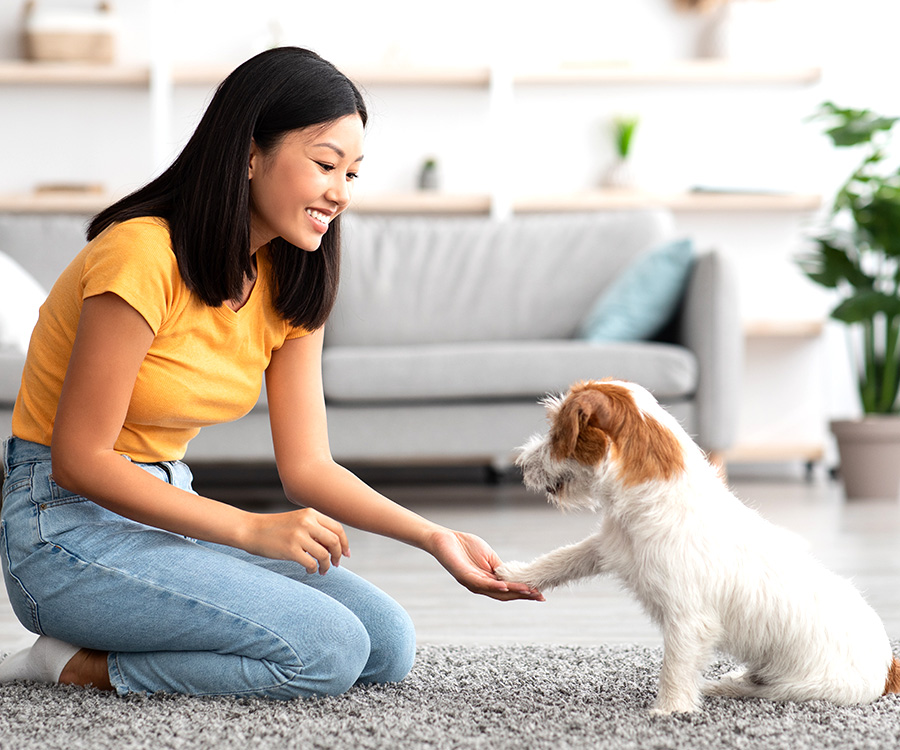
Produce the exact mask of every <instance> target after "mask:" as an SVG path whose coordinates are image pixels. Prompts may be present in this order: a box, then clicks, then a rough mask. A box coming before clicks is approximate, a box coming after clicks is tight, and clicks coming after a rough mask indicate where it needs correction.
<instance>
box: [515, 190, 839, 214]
mask: <svg viewBox="0 0 900 750" xmlns="http://www.w3.org/2000/svg"><path fill="white" fill-rule="evenodd" d="M821 203H822V198H821V196H819V195H808V194H798V193H748V192H747V193H745V192H734V193H727V192H721V193H716V192H707V191H704V192H686V193H649V192H643V191H639V190H594V191H586V192H580V193H570V194H568V195H556V196H550V195H547V196H533V197H530V198H520V199H515V200H513V211H516V212H519V213H531V212H539V211H554V212H558V211H609V210H616V209H619V210H624V209H633V208H643V207H646V206H664V207H666V208H670V209H672V210H673V211H712V212H715V211H815V210H817V209H818V208H819V207H820V206H821Z"/></svg>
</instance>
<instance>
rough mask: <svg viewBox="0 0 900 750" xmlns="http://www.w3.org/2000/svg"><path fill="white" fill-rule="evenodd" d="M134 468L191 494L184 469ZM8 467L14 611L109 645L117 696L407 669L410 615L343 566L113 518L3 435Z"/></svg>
mask: <svg viewBox="0 0 900 750" xmlns="http://www.w3.org/2000/svg"><path fill="white" fill-rule="evenodd" d="M137 465H138V466H141V468H143V469H145V470H146V471H148V472H151V473H152V474H154V475H156V476H157V477H159V478H160V479H161V480H163V481H165V482H169V483H171V484H174V485H176V486H178V487H181V488H183V489H185V490H191V481H192V476H191V473H190V470H189V469H188V467H187V466H186V465H185V464H183V463H181V462H178V461H176V462H166V463H161V464H137ZM4 468H5V471H6V481H5V483H4V487H3V510H2V516H0V559H2V567H3V575H4V578H5V581H6V588H7V591H8V593H9V598H10V602H11V604H12V607H13V610H14V611H15V613H16V616H17V617H18V618H19V620H20V621H21V622H22V624H23V625H24V626H25V627H26V628H28V629H29V630H31V631H33V632H35V633H40V634H45V635H50V636H53V637H54V638H58V639H60V640H63V641H66V642H68V643H71V644H73V645H76V646H80V647H82V648H91V649H97V650H100V651H108V652H109V660H108V664H109V676H110V680H111V682H112V684H113V687H114V688H115V689H116V690H117V691H118V692H119V693H120V694H123V695H124V694H127V693H130V692H141V693H153V692H169V693H184V694H190V695H239V696H264V697H271V698H281V699H290V698H296V697H298V696H301V697H308V696H316V695H336V694H339V693H342V692H344V691H346V690H347V689H348V688H350V687H351V686H352V685H354V684H357V683H374V682H396V681H399V680H402V679H403V678H404V677H405V676H406V674H407V673H408V672H409V670H410V669H411V667H412V662H413V659H414V656H415V634H414V631H413V627H412V623H411V621H410V619H409V616H408V615H407V613H406V612H405V611H404V610H403V609H402V608H401V607H400V606H399V605H398V604H397V603H396V602H395V601H393V600H392V599H391V598H390V597H388V596H387V595H386V594H384V593H383V592H382V591H380V590H379V589H377V588H376V587H375V586H373V585H371V584H369V583H368V582H366V581H364V580H363V579H361V578H359V577H358V576H356V575H354V574H353V573H351V572H350V571H348V570H345V569H343V568H335V567H332V568H331V569H329V571H328V572H327V573H326V574H325V575H320V574H319V573H313V574H310V573H307V572H306V570H305V569H304V568H303V567H302V566H301V565H299V564H297V563H294V562H287V561H283V560H270V559H268V558H263V557H257V556H254V555H251V554H248V553H246V552H244V551H242V550H239V549H235V548H232V547H227V546H222V545H217V544H211V543H207V542H198V541H196V540H192V539H187V538H185V537H183V536H179V535H177V534H172V533H170V532H167V531H162V530H160V529H157V528H154V527H151V526H145V525H143V524H140V523H137V522H135V521H131V520H129V519H126V518H123V517H122V516H119V515H117V514H115V513H113V512H111V511H109V510H106V509H105V508H103V507H101V506H99V505H97V504H95V503H93V502H91V501H90V500H87V499H85V498H84V497H81V496H78V495H74V494H72V493H71V492H68V491H67V490H65V489H63V488H62V487H60V486H59V485H57V484H56V483H55V482H54V481H53V478H52V477H51V473H50V449H49V448H47V447H46V446H43V445H37V444H35V443H31V442H28V441H24V440H20V439H18V438H10V439H8V440H7V441H6V444H5V450H4ZM191 491H192V490H191Z"/></svg>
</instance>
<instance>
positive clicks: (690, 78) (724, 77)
mask: <svg viewBox="0 0 900 750" xmlns="http://www.w3.org/2000/svg"><path fill="white" fill-rule="evenodd" d="M821 76H822V69H821V68H820V67H817V66H814V65H789V66H783V65H778V66H774V65H764V64H753V65H742V64H738V63H732V62H723V61H721V60H673V61H670V62H664V63H657V64H653V65H646V64H637V63H614V62H609V63H603V62H598V63H596V64H589V63H585V64H583V65H568V66H562V67H559V68H557V69H555V70H539V71H533V72H527V73H526V72H521V73H514V75H513V80H514V81H515V83H518V84H553V85H556V84H613V83H623V84H666V85H669V84H680V83H684V84H694V83H698V84H719V83H727V84H808V83H815V82H816V81H818V80H819V79H820V78H821Z"/></svg>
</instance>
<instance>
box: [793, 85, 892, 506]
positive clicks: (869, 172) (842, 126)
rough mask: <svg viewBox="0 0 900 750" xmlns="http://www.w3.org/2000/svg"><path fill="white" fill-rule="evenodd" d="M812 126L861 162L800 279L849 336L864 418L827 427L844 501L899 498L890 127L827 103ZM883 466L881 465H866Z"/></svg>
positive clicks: (804, 261)
mask: <svg viewBox="0 0 900 750" xmlns="http://www.w3.org/2000/svg"><path fill="white" fill-rule="evenodd" d="M813 119H816V120H823V121H825V122H826V123H827V130H826V134H827V135H828V137H829V138H830V139H831V141H832V142H833V143H834V145H835V146H836V147H837V148H858V149H860V150H861V156H862V159H861V162H860V164H859V166H858V167H857V168H856V169H855V170H854V171H853V173H852V174H851V175H850V177H849V179H848V180H847V181H846V182H845V183H844V184H843V185H842V186H841V188H840V189H839V190H838V192H837V195H836V197H835V200H834V205H833V207H832V210H831V212H830V215H829V218H828V221H827V222H826V225H825V226H824V228H823V229H822V231H821V232H819V233H818V234H817V235H816V236H815V238H814V243H815V244H814V250H813V251H811V252H810V253H809V254H806V255H804V256H802V257H801V258H800V259H799V263H800V267H801V268H802V270H803V271H804V273H805V274H806V275H807V276H808V277H809V278H810V279H812V281H814V282H816V283H817V284H820V285H822V286H823V287H826V288H828V289H832V290H835V291H836V292H837V295H838V296H839V298H840V300H839V302H838V304H837V306H836V307H835V308H834V309H833V310H832V311H831V317H832V318H833V319H835V320H838V321H840V322H842V323H844V324H846V325H847V326H848V327H849V330H850V331H851V332H852V336H851V344H852V346H851V350H852V351H854V353H855V354H856V363H855V364H856V370H857V380H858V387H859V398H860V404H861V406H862V412H863V415H864V416H863V418H862V419H857V420H838V421H834V422H832V423H831V428H832V431H833V432H834V434H835V437H836V439H837V441H838V449H839V451H840V460H841V476H842V478H843V480H844V486H845V491H846V494H847V497H848V498H857V497H897V495H898V492H900V417H898V411H900V409H898V404H897V394H898V387H900V170H898V168H897V166H896V164H894V165H892V164H891V163H890V161H889V159H888V156H889V154H888V150H887V149H888V145H889V141H890V137H891V131H892V129H893V127H894V124H895V123H896V122H897V121H898V118H896V117H882V116H880V115H878V114H876V113H874V112H872V111H870V110H867V109H842V108H840V107H837V106H836V105H835V104H834V103H832V102H825V103H824V104H822V105H821V107H820V109H819V111H818V112H817V113H816V114H815V115H814V116H813ZM880 458H883V459H884V460H885V461H886V464H881V465H876V464H874V463H873V462H874V461H876V460H878V459H880Z"/></svg>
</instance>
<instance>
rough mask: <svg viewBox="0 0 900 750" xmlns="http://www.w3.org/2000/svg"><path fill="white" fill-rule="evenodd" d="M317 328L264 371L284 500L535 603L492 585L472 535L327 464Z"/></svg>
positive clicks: (463, 579)
mask: <svg viewBox="0 0 900 750" xmlns="http://www.w3.org/2000/svg"><path fill="white" fill-rule="evenodd" d="M322 341H323V332H322V330H318V331H315V332H314V333H312V334H310V335H308V336H304V337H302V338H298V339H290V340H288V341H286V342H285V344H284V346H283V347H282V348H281V349H279V350H277V351H275V352H273V354H272V360H271V362H270V364H269V367H268V369H267V371H266V388H267V393H268V401H269V419H270V420H271V423H272V437H273V441H274V444H275V459H276V462H277V464H278V472H279V475H280V477H281V481H282V484H283V485H284V490H285V494H286V495H287V497H288V498H289V499H290V500H291V501H293V502H295V503H297V504H300V505H307V506H310V507H313V508H316V509H317V510H320V511H322V512H323V513H326V514H327V515H329V516H331V517H332V518H335V519H337V520H338V521H340V522H341V523H346V524H349V525H350V526H355V527H356V528H359V529H363V530H365V531H371V532H374V533H376V534H381V535H383V536H387V537H391V538H393V539H397V540H399V541H402V542H406V543H407V544H411V545H413V546H416V547H419V548H421V549H423V550H426V551H427V552H429V553H431V554H432V555H434V557H435V558H437V560H438V561H439V562H440V563H441V564H442V565H443V566H444V567H445V568H447V570H448V571H449V572H450V573H451V574H452V575H453V576H454V577H455V578H456V579H457V580H458V581H459V582H460V583H461V584H462V585H464V586H466V587H467V588H468V589H470V590H471V591H473V592H475V593H481V594H486V595H488V596H492V597H494V598H497V599H519V598H529V599H540V598H541V596H540V594H539V593H538V592H537V591H535V590H534V589H531V588H530V587H528V586H523V585H517V584H513V583H507V582H504V581H500V580H498V579H497V577H496V576H495V574H494V570H495V569H496V567H497V566H498V565H499V564H500V560H499V559H498V558H497V556H496V554H494V552H493V550H492V549H491V548H490V547H489V546H488V545H487V544H485V543H484V542H483V541H482V540H481V539H479V538H478V537H475V536H472V535H470V534H463V533H460V532H456V531H452V530H451V529H447V528H445V527H443V526H439V525H438V524H435V523H432V522H431V521H428V520H426V519H425V518H423V517H422V516H420V515H418V514H417V513H414V512H412V511H411V510H408V509H407V508H404V507H402V506H400V505H397V504H396V503H394V502H392V501H391V500H389V499H388V498H386V497H384V496H383V495H381V494H379V493H378V492H376V491H375V490H373V489H372V488H371V487H369V486H368V485H366V484H365V483H364V482H362V481H361V480H360V479H358V478H357V477H356V476H355V475H354V474H352V473H351V472H349V471H347V470H346V469H344V468H343V467H341V466H339V465H338V464H336V463H335V462H334V460H333V459H332V457H331V451H330V448H329V445H328V428H327V421H326V414H325V400H324V396H323V387H322Z"/></svg>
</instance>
